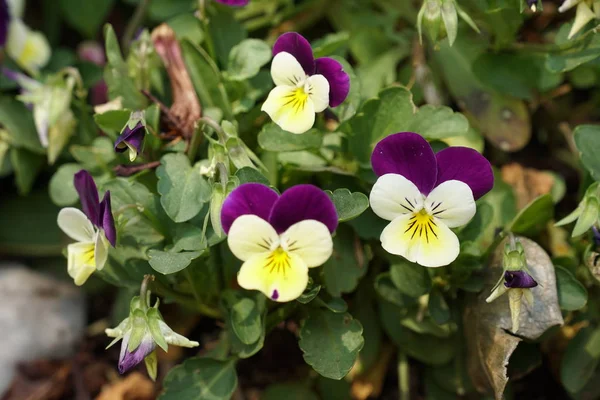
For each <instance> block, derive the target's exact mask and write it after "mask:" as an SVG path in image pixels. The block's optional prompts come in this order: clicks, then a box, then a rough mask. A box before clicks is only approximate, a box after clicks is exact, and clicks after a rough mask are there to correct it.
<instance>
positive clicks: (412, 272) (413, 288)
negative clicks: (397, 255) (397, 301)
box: [390, 259, 431, 297]
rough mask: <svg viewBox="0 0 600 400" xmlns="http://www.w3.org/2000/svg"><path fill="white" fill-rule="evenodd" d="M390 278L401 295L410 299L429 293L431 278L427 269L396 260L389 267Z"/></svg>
mask: <svg viewBox="0 0 600 400" xmlns="http://www.w3.org/2000/svg"><path fill="white" fill-rule="evenodd" d="M390 277H391V278H392V282H394V285H396V287H397V288H398V290H400V291H401V292H402V293H404V294H406V295H407V296H410V297H420V296H422V295H424V294H426V293H429V289H430V288H431V278H430V277H429V273H428V272H427V268H424V267H421V266H420V265H418V264H415V263H411V262H409V261H406V260H400V259H398V261H397V262H394V264H392V266H391V267H390Z"/></svg>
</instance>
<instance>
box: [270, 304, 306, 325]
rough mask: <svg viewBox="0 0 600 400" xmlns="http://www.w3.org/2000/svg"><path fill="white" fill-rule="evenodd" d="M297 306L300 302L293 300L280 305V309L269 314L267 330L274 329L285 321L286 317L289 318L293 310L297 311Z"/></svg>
mask: <svg viewBox="0 0 600 400" xmlns="http://www.w3.org/2000/svg"><path fill="white" fill-rule="evenodd" d="M297 306H298V303H297V302H295V301H292V302H289V303H286V304H284V305H283V306H281V307H279V308H278V309H276V310H275V311H273V312H272V313H270V314H269V315H267V322H266V331H267V332H270V331H272V330H273V329H275V327H276V326H277V325H279V323H280V322H283V321H285V320H286V319H288V318H289V317H290V315H292V314H293V312H294V311H296V307H297Z"/></svg>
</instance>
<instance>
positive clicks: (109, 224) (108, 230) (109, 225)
mask: <svg viewBox="0 0 600 400" xmlns="http://www.w3.org/2000/svg"><path fill="white" fill-rule="evenodd" d="M99 222H100V224H101V226H102V229H103V230H104V234H105V235H106V238H107V239H108V241H109V242H110V244H111V245H112V247H115V245H116V244H117V230H116V229H115V220H114V218H113V215H112V208H111V206H110V191H109V190H108V191H106V193H104V198H103V199H102V202H101V203H100V219H99Z"/></svg>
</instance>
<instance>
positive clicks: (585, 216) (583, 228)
mask: <svg viewBox="0 0 600 400" xmlns="http://www.w3.org/2000/svg"><path fill="white" fill-rule="evenodd" d="M598 207H600V202H599V201H598V199H597V198H596V197H595V196H590V197H588V198H586V201H585V202H584V206H583V210H582V211H581V215H580V216H579V218H577V223H576V224H575V227H574V228H573V233H572V234H571V236H572V237H576V236H579V235H583V234H584V233H586V232H587V231H588V230H590V228H591V227H592V226H593V225H594V224H595V223H596V221H598Z"/></svg>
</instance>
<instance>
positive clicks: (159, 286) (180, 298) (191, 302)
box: [153, 281, 221, 319]
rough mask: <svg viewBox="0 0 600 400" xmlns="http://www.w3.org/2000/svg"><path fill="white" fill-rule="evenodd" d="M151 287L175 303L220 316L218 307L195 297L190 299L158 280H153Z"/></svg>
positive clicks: (211, 315) (200, 312) (213, 316)
mask: <svg viewBox="0 0 600 400" xmlns="http://www.w3.org/2000/svg"><path fill="white" fill-rule="evenodd" d="M153 287H154V289H155V290H154V291H155V292H156V293H158V294H160V295H161V296H166V297H171V298H173V299H174V300H175V301H176V302H177V303H179V304H181V305H182V306H185V307H188V308H190V309H192V310H194V311H197V312H198V313H199V314H202V315H204V316H206V317H210V318H215V319H218V318H221V311H220V310H219V309H217V308H213V307H210V306H208V305H206V304H203V303H199V302H197V301H196V300H195V299H192V298H190V297H188V296H185V295H183V294H181V293H179V292H176V291H174V290H173V289H171V288H170V287H168V286H167V285H165V284H163V283H161V282H160V281H154V282H153Z"/></svg>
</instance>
